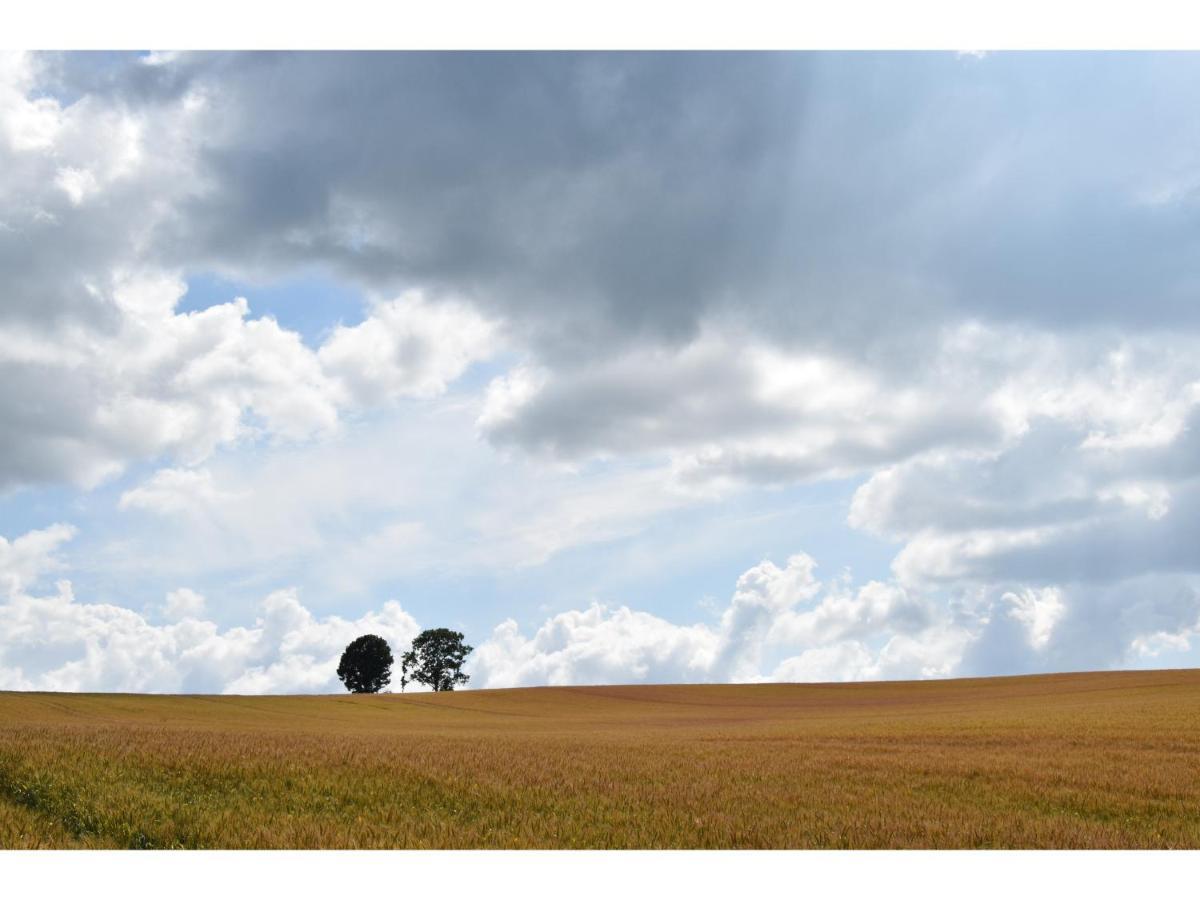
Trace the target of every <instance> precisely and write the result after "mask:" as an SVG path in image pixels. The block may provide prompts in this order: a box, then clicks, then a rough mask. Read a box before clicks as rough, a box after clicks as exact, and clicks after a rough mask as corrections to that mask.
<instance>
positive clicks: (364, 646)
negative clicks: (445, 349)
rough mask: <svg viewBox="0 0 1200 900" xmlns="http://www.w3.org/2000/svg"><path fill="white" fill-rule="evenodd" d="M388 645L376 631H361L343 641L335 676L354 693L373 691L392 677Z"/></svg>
mask: <svg viewBox="0 0 1200 900" xmlns="http://www.w3.org/2000/svg"><path fill="white" fill-rule="evenodd" d="M394 661H395V660H393V659H392V648H391V647H389V646H388V642H387V641H385V640H384V639H383V638H381V637H380V636H379V635H377V634H364V635H363V636H362V637H358V638H355V639H354V640H352V641H351V642H350V643H349V644H347V645H346V649H345V651H343V653H342V661H341V662H340V663H338V668H337V674H338V678H340V679H342V684H344V685H346V690H348V691H351V692H352V693H355V694H377V693H379V690H380V688H382V687H383V686H384V685H385V684H387V683H388V682H389V681H391V680H392V663H393V662H394Z"/></svg>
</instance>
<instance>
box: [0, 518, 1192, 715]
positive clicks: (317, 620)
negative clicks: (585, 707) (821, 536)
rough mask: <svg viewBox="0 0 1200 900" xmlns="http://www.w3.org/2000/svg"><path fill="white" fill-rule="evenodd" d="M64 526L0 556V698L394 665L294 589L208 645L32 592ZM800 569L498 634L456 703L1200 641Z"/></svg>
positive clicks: (193, 615) (1161, 589) (195, 605)
mask: <svg viewBox="0 0 1200 900" xmlns="http://www.w3.org/2000/svg"><path fill="white" fill-rule="evenodd" d="M71 536H72V531H71V529H70V528H68V527H66V526H55V527H53V528H50V529H45V530H42V531H35V532H30V533H28V534H26V535H22V536H20V537H18V538H16V539H14V540H13V541H11V542H8V541H3V542H0V585H3V587H4V590H5V593H6V599H5V602H3V603H0V688H4V689H18V690H33V689H37V690H123V691H151V692H209V693H218V692H224V693H249V694H259V693H288V692H294V693H321V692H334V691H338V690H339V689H340V685H339V684H338V682H337V680H336V676H335V669H336V666H337V659H338V657H339V655H340V653H341V651H342V650H343V649H344V647H345V645H346V644H347V643H348V642H349V641H350V640H352V639H353V638H354V637H356V636H358V635H359V634H362V633H375V634H379V635H381V636H383V637H384V638H385V639H387V640H388V641H389V642H390V643H391V644H392V646H393V648H396V647H401V648H402V647H404V646H407V644H408V642H409V641H410V640H411V639H412V638H413V637H414V636H415V635H416V634H417V633H418V631H419V627H418V625H417V622H416V621H415V620H414V619H413V617H412V616H411V615H410V614H409V613H407V612H406V611H405V610H404V609H403V608H402V607H401V606H400V605H399V604H398V603H396V602H394V601H388V602H386V603H384V604H382V606H381V608H380V609H379V610H378V611H372V612H368V613H366V614H364V615H362V616H360V617H358V618H357V619H346V618H343V617H341V616H337V615H331V616H326V617H318V616H315V615H314V614H313V613H312V612H310V611H309V610H308V609H307V608H305V606H304V605H303V604H302V603H301V602H300V599H299V596H298V594H297V592H296V591H295V590H293V589H286V590H277V591H274V592H272V593H270V594H268V595H267V596H266V597H265V599H263V601H262V602H261V603H260V604H259V605H258V608H257V610H256V618H255V620H254V622H253V624H251V625H248V626H233V627H228V628H224V629H222V628H220V627H219V626H218V625H217V624H215V623H214V622H212V621H209V620H207V619H205V618H204V617H203V616H204V614H205V611H206V602H205V599H204V597H202V596H201V595H200V594H198V593H196V592H195V591H192V590H190V589H187V588H180V589H177V590H174V591H171V592H170V593H169V594H168V595H167V597H166V599H165V602H164V603H163V604H162V605H161V606H160V607H158V608H156V610H155V613H156V615H157V618H158V619H159V620H160V621H158V622H156V621H155V620H154V619H155V617H154V616H151V617H147V616H146V615H142V614H139V613H137V612H135V611H133V610H131V609H128V608H125V607H122V606H118V605H114V604H102V603H88V602H81V601H79V600H78V599H76V597H75V595H74V591H73V589H72V586H71V583H70V582H69V581H65V580H60V581H59V582H57V584H56V587H55V590H54V591H53V592H50V593H47V592H45V591H41V590H38V589H37V585H38V584H39V583H40V580H41V579H42V578H43V576H45V575H46V574H47V573H49V572H51V571H54V570H55V569H56V568H58V567H59V565H60V563H59V559H58V558H59V549H60V546H61V545H62V544H63V543H64V542H65V541H67V540H69V539H70V537H71ZM815 569H816V563H815V561H814V560H813V559H812V558H811V557H809V556H808V555H806V554H796V555H794V556H792V557H790V558H789V559H788V560H787V562H786V564H785V565H784V566H782V567H781V566H777V565H776V564H774V563H773V562H771V561H769V560H765V561H763V562H761V563H760V564H758V565H756V566H754V567H752V568H750V569H748V570H747V571H746V572H745V573H743V574H742V576H741V577H740V578H739V579H738V580H737V584H736V586H735V589H734V592H733V595H732V597H731V599H730V601H729V603H728V605H727V606H726V607H725V608H724V609H723V610H722V611H720V613H719V615H718V616H717V617H716V618H715V620H711V621H707V622H698V623H694V624H677V623H674V622H671V621H669V620H667V619H664V618H662V617H661V616H658V615H654V614H652V613H649V612H645V611H639V610H634V609H631V608H629V607H627V606H620V607H616V608H612V607H608V606H605V605H602V604H599V603H593V604H592V605H591V606H589V607H588V608H587V609H582V610H568V611H566V612H562V613H558V614H556V615H554V616H552V617H550V618H549V619H548V620H547V621H546V622H545V623H544V624H543V625H541V626H540V627H539V628H538V629H537V630H536V631H535V632H534V633H533V634H532V635H531V636H526V635H525V634H523V633H522V631H521V629H520V628H519V627H518V625H517V623H516V622H515V621H513V620H511V619H510V620H506V621H504V622H502V623H501V624H500V625H498V626H496V628H495V629H494V630H493V632H492V634H491V635H490V637H489V638H488V639H487V640H486V641H483V642H482V643H481V644H480V645H479V646H478V649H477V650H476V652H475V654H474V655H473V656H472V657H471V659H470V663H469V667H468V671H469V672H470V673H471V674H472V677H473V680H472V682H471V687H474V688H488V687H509V686H519V685H538V684H602V683H630V682H692V683H695V682H730V681H733V682H759V681H843V680H855V679H879V678H928V677H944V676H949V675H961V674H968V675H969V674H985V673H986V674H998V673H1007V672H1022V671H1048V670H1055V669H1063V668H1073V669H1080V668H1109V667H1115V666H1120V665H1131V664H1132V665H1137V664H1146V663H1147V662H1152V661H1153V659H1154V658H1155V657H1156V655H1157V654H1159V653H1160V652H1162V651H1163V650H1164V649H1167V650H1179V649H1187V648H1188V647H1190V645H1191V642H1192V640H1193V638H1194V637H1195V636H1196V634H1198V633H1200V590H1197V585H1196V584H1194V583H1192V582H1190V581H1180V580H1175V581H1174V582H1173V583H1172V582H1171V581H1169V580H1167V581H1165V580H1163V579H1161V578H1151V579H1140V580H1138V579H1134V580H1131V581H1127V582H1124V583H1122V584H1120V585H1119V586H1117V587H1115V588H1112V589H1106V590H1101V591H1099V592H1098V593H1093V594H1085V593H1082V592H1080V591H1078V590H1075V589H1073V588H1070V587H1058V586H1045V587H1042V588H1038V589H1019V590H1010V591H1005V592H997V591H993V590H991V589H978V590H974V591H970V592H964V593H959V594H957V595H953V596H951V597H950V598H949V599H950V602H945V601H946V598H945V597H941V598H939V597H938V596H936V595H934V594H932V593H924V592H918V591H914V590H912V589H909V588H905V587H904V586H902V585H899V584H897V583H893V582H879V581H869V582H867V583H865V584H862V585H860V586H857V587H855V586H854V585H853V584H852V583H851V581H850V579H849V576H848V575H843V576H841V577H837V578H833V579H830V580H827V581H824V582H822V581H820V580H818V579H817V578H816V576H815Z"/></svg>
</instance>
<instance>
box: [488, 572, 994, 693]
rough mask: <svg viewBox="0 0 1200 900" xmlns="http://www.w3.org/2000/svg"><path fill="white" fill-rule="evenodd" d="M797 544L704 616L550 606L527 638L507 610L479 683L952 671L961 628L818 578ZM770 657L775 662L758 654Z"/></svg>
mask: <svg viewBox="0 0 1200 900" xmlns="http://www.w3.org/2000/svg"><path fill="white" fill-rule="evenodd" d="M814 567H815V562H814V561H813V560H812V558H811V557H809V556H807V555H805V554H798V555H796V556H793V557H791V558H790V559H789V560H788V561H787V565H786V566H784V567H783V568H780V567H779V566H776V565H775V564H774V563H772V562H770V561H765V562H763V563H760V564H759V565H757V566H755V567H753V568H752V569H749V570H748V571H746V572H745V573H744V574H743V575H742V576H741V578H739V579H738V582H737V586H736V589H735V591H734V594H733V598H732V600H731V601H730V603H729V605H728V606H727V607H726V608H725V610H724V611H723V612H722V614H721V616H720V618H719V620H718V622H717V623H715V624H706V623H698V624H694V625H676V624H673V623H671V622H668V621H666V620H664V619H662V618H659V617H657V616H653V615H650V614H647V613H644V612H637V611H634V610H630V609H628V608H626V607H619V608H617V609H609V608H607V607H604V606H602V605H598V604H593V605H592V606H591V607H589V608H588V609H586V610H573V611H569V612H564V613H560V614H558V615H556V616H554V617H552V618H551V619H549V620H548V621H547V622H546V623H545V624H544V625H542V626H541V627H540V628H539V629H538V630H537V631H536V632H535V633H534V634H533V636H532V637H525V636H524V635H523V634H521V632H520V630H519V628H518V627H517V624H516V623H515V622H513V621H511V620H509V621H506V622H504V623H502V624H501V625H499V626H498V627H497V628H496V630H495V632H494V633H493V634H492V636H491V638H490V639H489V640H488V641H487V642H486V643H484V644H483V645H482V646H480V647H479V649H478V651H477V653H476V658H475V660H474V662H473V666H474V671H475V672H476V673H477V674H478V676H479V679H480V684H479V686H480V687H509V686H516V685H535V684H580V683H583V684H589V683H590V684H604V683H627V682H631V681H647V682H713V681H716V682H723V681H742V682H745V681H791V680H797V681H799V680H803V681H813V680H826V681H841V680H848V679H853V678H867V677H875V678H879V677H900V676H908V677H928V676H933V675H946V674H949V673H951V672H953V671H954V669H955V667H956V665H957V663H958V660H959V658H960V657H961V655H962V653H963V650H964V648H965V647H966V646H967V644H968V643H969V641H970V638H971V634H970V632H969V631H968V630H967V629H965V628H964V627H962V626H960V625H957V624H956V623H954V622H953V621H951V620H950V619H949V618H948V617H947V616H945V615H942V614H939V613H937V612H936V611H935V608H934V607H933V605H932V604H930V603H928V602H926V601H921V600H917V599H914V598H910V597H909V596H908V595H907V594H906V593H905V592H904V591H903V590H902V589H901V588H898V587H896V586H894V585H885V584H880V583H878V582H869V583H867V584H865V585H863V586H862V587H860V588H859V589H857V590H852V589H851V588H850V586H849V585H848V584H846V583H844V582H841V581H834V582H832V583H829V584H822V583H821V582H820V581H818V580H817V579H816V578H815V577H814V573H813V570H814ZM771 659H774V660H776V661H775V662H773V663H772V662H769V660H771Z"/></svg>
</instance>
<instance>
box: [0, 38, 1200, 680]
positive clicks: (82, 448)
mask: <svg viewBox="0 0 1200 900" xmlns="http://www.w3.org/2000/svg"><path fill="white" fill-rule="evenodd" d="M1198 75H1200V56H1196V55H1194V54H1107V53H1089V54H988V55H987V56H985V57H983V58H977V57H966V56H955V55H953V54H874V53H871V54H866V53H864V54H842V53H819V54H812V53H797V54H736V53H731V54H535V55H522V54H507V53H500V54H440V53H383V54H336V53H334V54H328V53H323V54H305V53H298V54H258V53H218V54H207V53H199V54H192V53H187V54H171V53H154V54H149V55H145V54H142V55H138V54H77V53H67V54H57V53H38V54H24V53H16V54H6V55H3V56H2V57H0V272H3V273H4V274H3V276H0V278H2V281H0V291H2V293H0V425H2V426H3V429H4V433H5V440H4V442H3V444H2V445H0V689H4V688H16V689H29V688H42V689H64V690H87V689H98V690H183V691H211V692H221V691H231V692H247V693H254V692H275V691H309V690H335V689H337V687H338V686H337V682H336V678H335V677H334V675H333V667H336V656H337V654H339V653H340V651H341V649H342V648H343V647H344V646H345V643H346V642H348V641H349V640H350V639H351V638H353V637H355V636H357V634H358V633H361V632H362V631H363V630H370V629H372V628H377V629H379V633H380V634H383V635H384V636H385V637H389V639H390V637H393V636H394V637H395V638H396V639H397V640H401V641H402V640H405V639H406V636H407V637H408V638H411V636H412V634H415V633H416V631H417V630H418V622H419V623H420V626H421V627H436V626H440V625H448V626H453V627H455V628H456V629H458V630H463V631H465V632H467V634H468V638H469V640H470V641H471V642H472V643H474V644H475V645H476V646H477V648H478V649H477V651H476V653H475V654H474V655H473V657H472V659H471V662H470V667H469V669H468V671H471V672H472V674H473V680H472V683H471V686H472V687H476V686H479V687H486V686H507V685H517V684H550V683H553V684H565V683H586V682H614V681H647V680H649V681H721V680H734V681H756V680H840V679H862V678H899V677H940V676H948V675H961V674H1007V673H1012V672H1024V671H1051V670H1064V669H1095V668H1111V667H1118V666H1152V665H1167V664H1169V665H1200V656H1198V654H1200V648H1197V647H1195V646H1194V645H1195V640H1194V639H1195V636H1196V634H1197V631H1198V630H1200V592H1198V588H1200V547H1198V546H1197V544H1196V542H1195V541H1194V540H1192V535H1194V534H1195V533H1196V526H1197V525H1200V488H1198V485H1200V479H1198V478H1197V475H1200V446H1197V444H1196V434H1197V433H1198V432H1197V429H1196V427H1195V426H1196V423H1197V418H1198V416H1200V315H1198V313H1200V304H1198V303H1197V296H1198V295H1197V292H1198V291H1200V266H1197V262H1196V261H1197V255H1196V234H1197V231H1196V226H1197V224H1198V223H1200V125H1197V124H1196V123H1195V117H1194V115H1193V114H1192V112H1191V111H1192V110H1193V109H1194V108H1195V107H1196V105H1197V101H1200V96H1197V95H1200V78H1198V77H1197V76H1198ZM203 285H210V286H214V285H215V286H216V287H210V288H209V291H210V293H211V292H213V291H215V292H216V296H214V297H210V298H208V299H201V298H202V297H203V296H205V295H204V294H203V292H202V290H201V287H202V286H203ZM223 285H232V286H233V287H231V288H229V290H228V292H226V293H221V292H222V291H224V290H225V289H224V287H222V286H223ZM330 285H336V286H337V287H338V290H339V291H343V290H344V292H345V293H347V294H349V295H351V296H357V297H359V298H361V299H360V302H359V308H358V309H357V310H355V311H353V312H347V309H348V307H347V306H346V304H345V302H344V301H343V300H338V302H336V303H335V302H334V301H333V299H332V297H331V296H330V292H331V290H332V289H331V288H330ZM268 296H269V297H270V298H271V299H270V300H269V302H268V301H266V300H261V299H260V298H263V297H268ZM262 304H265V306H264V305H262ZM313 323H317V324H316V325H314V324H313ZM876 560H887V561H890V562H884V563H879V562H876ZM817 563H821V564H822V566H825V567H827V568H823V569H821V571H822V572H823V573H824V572H828V574H827V575H824V577H822V578H820V579H818V578H817V576H816V575H815V574H814V567H815V566H816V565H817ZM846 570H849V571H846ZM54 579H60V580H59V582H58V586H57V587H54V586H53V584H52V583H51V582H52V581H53V580H54ZM76 592H78V594H79V596H78V597H76ZM721 598H729V599H721ZM330 659H333V660H334V663H333V666H332V667H331V666H330V665H329V664H328V663H329V660H330Z"/></svg>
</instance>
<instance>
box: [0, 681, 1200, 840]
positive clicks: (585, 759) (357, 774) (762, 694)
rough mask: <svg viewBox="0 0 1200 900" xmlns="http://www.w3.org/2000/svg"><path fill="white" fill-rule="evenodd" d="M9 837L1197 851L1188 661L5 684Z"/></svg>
mask: <svg viewBox="0 0 1200 900" xmlns="http://www.w3.org/2000/svg"><path fill="white" fill-rule="evenodd" d="M0 846H2V847H6V848H14V847H148V848H172V847H184V848H191V847H209V848H238V847H247V848H271V847H287V848H336V847H394V848H440V847H460V848H702V847H737V848H766V847H781V848H806V847H825V848H839V847H854V848H866V847H928V848H941V847H1059V848H1075V847H1098V848H1119V847H1193V848H1195V847H1200V671H1192V670H1186V671H1159V672H1111V673H1102V674H1073V675H1053V676H1031V677H1020V678H994V679H975V680H957V681H937V682H884V683H874V684H846V685H736V686H735V685H715V686H697V685H672V686H633V687H596V688H531V689H521V690H499V691H459V692H456V693H452V694H439V695H432V694H409V695H404V696H402V695H376V696H350V695H343V696H328V697H324V696H322V697H199V696H190V697H173V696H152V695H121V694H18V693H0Z"/></svg>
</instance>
